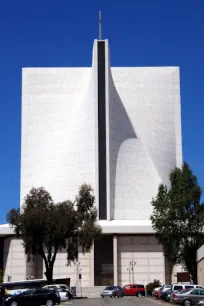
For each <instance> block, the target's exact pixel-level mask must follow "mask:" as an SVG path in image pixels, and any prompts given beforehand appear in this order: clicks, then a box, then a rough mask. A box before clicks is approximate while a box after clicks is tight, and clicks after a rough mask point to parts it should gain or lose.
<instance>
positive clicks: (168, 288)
mask: <svg viewBox="0 0 204 306" xmlns="http://www.w3.org/2000/svg"><path fill="white" fill-rule="evenodd" d="M169 290H170V291H171V285H164V286H163V287H162V288H161V290H160V292H159V294H158V295H159V298H160V299H161V300H164V297H165V296H166V292H167V291H169Z"/></svg>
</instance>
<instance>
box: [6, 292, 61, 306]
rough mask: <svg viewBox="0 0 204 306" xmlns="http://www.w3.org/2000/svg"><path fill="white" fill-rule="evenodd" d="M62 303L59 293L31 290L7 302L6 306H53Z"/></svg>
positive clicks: (12, 297) (9, 298)
mask: <svg viewBox="0 0 204 306" xmlns="http://www.w3.org/2000/svg"><path fill="white" fill-rule="evenodd" d="M59 303H60V296H59V293H58V292H56V291H53V290H48V289H43V288H42V289H31V290H27V291H24V292H22V293H20V294H18V295H13V296H10V297H8V298H7V299H6V300H5V306H39V305H46V306H53V305H58V304H59Z"/></svg>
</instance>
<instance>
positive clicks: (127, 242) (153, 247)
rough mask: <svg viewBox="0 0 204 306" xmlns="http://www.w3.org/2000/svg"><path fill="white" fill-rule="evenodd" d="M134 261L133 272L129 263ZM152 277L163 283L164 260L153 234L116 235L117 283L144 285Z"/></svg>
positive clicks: (160, 247) (150, 280)
mask: <svg viewBox="0 0 204 306" xmlns="http://www.w3.org/2000/svg"><path fill="white" fill-rule="evenodd" d="M132 260H133V261H134V262H135V263H136V264H135V265H134V273H132V272H130V273H129V270H128V268H129V266H130V265H129V263H130V261H132ZM154 279H158V280H160V281H161V282H162V283H165V261H164V256H163V253H162V246H161V245H158V243H157V241H156V239H155V237H154V236H118V283H119V284H120V285H125V284H128V283H141V284H144V285H146V284H147V283H149V282H152V281H153V280H154Z"/></svg>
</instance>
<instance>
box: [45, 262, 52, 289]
mask: <svg viewBox="0 0 204 306" xmlns="http://www.w3.org/2000/svg"><path fill="white" fill-rule="evenodd" d="M45 276H46V278H47V282H48V285H51V284H52V283H53V265H50V266H46V272H45Z"/></svg>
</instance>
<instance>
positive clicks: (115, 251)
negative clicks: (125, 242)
mask: <svg viewBox="0 0 204 306" xmlns="http://www.w3.org/2000/svg"><path fill="white" fill-rule="evenodd" d="M113 279H114V286H117V285H118V239H117V236H116V235H114V236H113Z"/></svg>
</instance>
